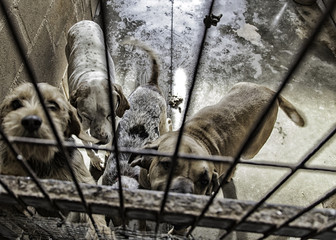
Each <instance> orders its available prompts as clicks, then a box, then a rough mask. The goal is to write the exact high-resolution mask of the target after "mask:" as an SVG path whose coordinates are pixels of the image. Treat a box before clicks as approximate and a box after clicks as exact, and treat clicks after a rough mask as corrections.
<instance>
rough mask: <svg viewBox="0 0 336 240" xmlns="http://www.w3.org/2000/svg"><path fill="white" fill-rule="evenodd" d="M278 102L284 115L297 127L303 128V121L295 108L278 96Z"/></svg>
mask: <svg viewBox="0 0 336 240" xmlns="http://www.w3.org/2000/svg"><path fill="white" fill-rule="evenodd" d="M278 102H279V106H280V108H281V109H282V110H283V111H284V112H285V113H286V115H287V116H288V117H289V118H290V119H291V120H292V121H293V122H294V123H295V124H296V125H298V126H300V127H303V126H304V125H305V120H304V119H303V117H302V115H301V114H300V113H299V112H298V111H297V110H296V108H295V107H294V106H293V104H291V103H290V102H289V101H288V100H287V99H285V98H284V97H282V96H281V95H279V97H278Z"/></svg>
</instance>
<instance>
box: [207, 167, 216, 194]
mask: <svg viewBox="0 0 336 240" xmlns="http://www.w3.org/2000/svg"><path fill="white" fill-rule="evenodd" d="M217 188H219V176H218V173H217V172H216V171H214V172H213V174H212V179H211V184H210V186H209V187H208V189H207V191H206V195H211V194H212V192H214V191H216V190H217Z"/></svg>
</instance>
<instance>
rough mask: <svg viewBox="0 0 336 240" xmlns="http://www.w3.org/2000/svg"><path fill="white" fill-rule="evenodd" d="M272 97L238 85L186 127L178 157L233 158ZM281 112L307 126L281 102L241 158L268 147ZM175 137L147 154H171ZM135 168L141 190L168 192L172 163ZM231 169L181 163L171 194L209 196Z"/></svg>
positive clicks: (144, 161) (154, 161) (162, 160)
mask: <svg viewBox="0 0 336 240" xmlns="http://www.w3.org/2000/svg"><path fill="white" fill-rule="evenodd" d="M273 95H274V92H273V91H272V90H270V89H268V88H266V87H263V86H260V85H257V84H253V83H239V84H237V85H235V86H234V87H233V88H232V89H231V90H230V91H229V93H228V94H227V95H226V96H225V97H223V98H222V99H221V100H220V101H219V102H218V103H217V104H215V105H213V106H209V107H205V108H203V109H201V110H200V111H199V112H198V113H196V114H195V115H194V116H193V117H192V118H191V119H190V120H188V121H187V122H186V123H185V128H184V132H183V137H182V143H181V145H180V148H179V153H183V154H194V155H199V156H209V155H217V156H231V157H235V156H236V155H237V153H238V150H239V148H240V146H241V145H242V144H243V142H244V140H245V138H246V137H247V135H248V133H249V131H250V130H251V129H252V128H253V126H254V124H256V121H257V120H258V118H259V117H260V115H261V113H262V112H263V110H264V108H265V107H266V106H267V104H268V102H269V101H270V100H271V98H272V96H273ZM279 107H281V108H282V109H283V110H284V111H285V113H286V114H287V115H288V116H289V117H290V118H291V119H292V120H293V121H294V122H295V123H296V124H297V125H299V126H303V125H304V120H303V118H302V117H301V115H300V114H299V113H298V112H297V111H296V109H295V108H294V106H293V105H292V104H291V103H289V102H288V101H287V100H286V99H284V98H283V97H281V96H279V97H278V99H277V101H276V102H275V104H274V105H273V106H272V108H271V109H270V111H269V113H268V114H267V116H266V118H265V119H264V121H263V122H262V125H261V127H260V128H259V129H258V130H257V132H256V133H255V134H254V136H253V139H252V140H251V141H250V143H249V145H248V147H247V148H246V150H245V152H244V153H243V155H242V157H243V158H253V157H254V156H255V155H256V154H257V153H258V152H259V150H260V149H261V147H262V146H263V145H264V143H265V142H266V140H267V139H268V137H269V135H270V134H271V132H272V130H273V126H274V123H275V121H276V118H277V113H278V108H279ZM177 136H178V131H174V132H168V133H166V134H164V135H162V136H161V137H160V138H159V139H158V140H156V141H154V142H153V143H151V144H148V145H147V146H146V147H145V148H149V149H157V150H158V151H159V152H164V153H173V152H174V151H175V146H176V139H177ZM132 165H133V166H135V165H139V166H141V167H142V169H141V173H140V179H139V181H140V185H141V186H142V187H144V188H147V189H152V190H164V189H165V187H166V181H167V178H168V174H169V169H170V165H171V158H170V157H157V156H140V157H137V158H135V160H133V162H132ZM228 168H229V164H219V163H217V162H216V163H213V162H209V161H202V160H198V161H191V160H186V159H182V158H179V159H178V161H177V166H176V168H175V170H174V173H173V178H172V183H171V186H170V190H171V191H174V192H179V193H194V194H211V192H212V190H213V188H214V187H216V186H218V183H219V181H218V179H219V177H220V176H223V175H224V174H225V173H226V172H227V170H228ZM229 180H230V179H229Z"/></svg>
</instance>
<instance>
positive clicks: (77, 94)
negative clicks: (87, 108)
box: [69, 84, 90, 108]
mask: <svg viewBox="0 0 336 240" xmlns="http://www.w3.org/2000/svg"><path fill="white" fill-rule="evenodd" d="M89 93H90V87H89V86H87V85H85V84H82V85H80V86H79V87H78V88H77V89H76V90H74V91H72V92H71V94H70V99H69V100H70V104H71V105H72V106H74V107H75V108H77V102H78V99H79V98H86V97H87V96H89Z"/></svg>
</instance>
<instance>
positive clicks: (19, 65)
mask: <svg viewBox="0 0 336 240" xmlns="http://www.w3.org/2000/svg"><path fill="white" fill-rule="evenodd" d="M1 1H5V2H7V3H8V4H7V6H9V9H6V10H7V12H8V13H9V16H10V18H11V21H12V22H13V23H14V26H15V28H16V30H17V31H18V33H19V35H20V41H21V42H22V43H23V46H24V49H25V53H26V56H28V59H29V61H30V62H31V64H32V66H33V71H34V73H35V76H36V78H37V81H38V82H48V83H50V84H53V85H56V86H58V85H59V84H60V82H61V80H62V77H63V76H64V72H65V70H66V66H67V61H66V57H65V53H64V47H65V45H66V34H67V31H68V29H69V28H70V27H71V26H72V25H73V24H74V23H76V22H78V21H80V20H83V19H92V18H93V16H94V13H95V9H96V7H97V3H98V0H34V1H31V0H1ZM0 43H1V44H0V84H1V88H0V99H3V97H4V95H5V94H6V93H7V92H8V89H9V88H11V87H12V86H14V85H16V84H17V83H19V82H22V81H29V77H28V74H27V70H26V66H24V64H23V61H22V59H21V57H20V55H19V52H18V50H17V46H16V44H15V43H14V40H13V36H12V33H11V32H10V29H9V26H8V23H7V21H6V19H5V17H4V13H3V9H1V11H0Z"/></svg>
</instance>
